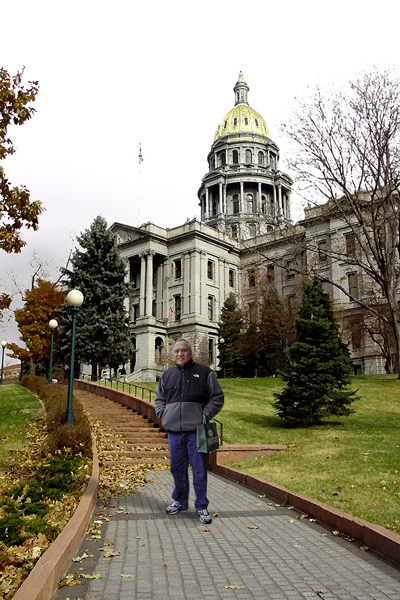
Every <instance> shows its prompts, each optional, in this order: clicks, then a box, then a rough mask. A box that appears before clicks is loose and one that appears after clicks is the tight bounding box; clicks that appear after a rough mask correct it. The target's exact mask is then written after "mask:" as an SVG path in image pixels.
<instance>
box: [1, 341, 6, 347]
mask: <svg viewBox="0 0 400 600" xmlns="http://www.w3.org/2000/svg"><path fill="white" fill-rule="evenodd" d="M1 345H2V346H3V348H5V347H6V346H7V342H6V340H3V341H2V342H1Z"/></svg>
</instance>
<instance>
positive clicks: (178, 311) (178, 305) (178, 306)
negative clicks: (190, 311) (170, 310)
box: [174, 295, 182, 321]
mask: <svg viewBox="0 0 400 600" xmlns="http://www.w3.org/2000/svg"><path fill="white" fill-rule="evenodd" d="M174 302H175V321H180V320H181V318H182V296H180V295H179V296H174Z"/></svg>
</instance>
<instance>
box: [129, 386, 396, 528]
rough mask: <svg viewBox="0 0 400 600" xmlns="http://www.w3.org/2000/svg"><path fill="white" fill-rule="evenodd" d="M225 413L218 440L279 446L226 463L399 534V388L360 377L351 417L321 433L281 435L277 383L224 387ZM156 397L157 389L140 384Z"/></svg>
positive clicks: (304, 430)
mask: <svg viewBox="0 0 400 600" xmlns="http://www.w3.org/2000/svg"><path fill="white" fill-rule="evenodd" d="M220 383H221V387H222V389H223V390H224V393H225V405H224V408H223V409H222V411H221V413H220V415H219V416H218V417H217V418H218V419H220V420H221V421H222V422H223V424H224V440H225V441H226V442H227V443H232V444H239V443H247V444H257V443H261V444H284V445H286V446H287V448H288V450H287V451H286V452H279V453H277V454H275V455H272V456H269V457H265V458H257V459H251V460H246V461H243V462H241V463H230V466H233V467H235V468H237V469H239V470H242V471H245V472H247V473H250V474H252V475H256V476H258V477H261V478H263V479H266V480H268V481H271V482H273V483H276V484H279V485H282V486H284V487H286V488H288V489H290V490H292V491H294V492H297V493H300V494H304V495H306V496H309V497H311V498H314V499H316V500H319V501H321V502H325V503H326V504H328V505H330V506H334V507H336V508H338V509H340V510H343V511H345V512H348V513H350V514H352V515H354V516H357V517H360V518H362V519H365V520H366V521H369V522H371V523H377V524H379V525H382V526H383V527H386V528H387V529H390V530H392V531H395V532H396V533H398V534H400V474H399V469H400V435H399V433H400V381H398V380H397V377H396V376H391V375H378V376H358V377H352V378H351V385H352V387H353V388H354V389H356V390H358V391H357V395H358V396H359V399H358V400H356V401H355V402H353V404H352V408H353V409H354V410H355V412H354V413H353V414H351V415H349V416H347V417H339V418H337V419H336V420H335V419H331V420H330V421H329V422H326V423H325V424H323V425H320V426H316V425H314V426H311V427H298V428H287V427H285V425H284V422H283V421H282V420H281V419H279V418H278V417H277V416H276V415H275V410H274V408H273V406H272V403H273V401H274V397H273V393H274V392H276V391H279V390H281V389H282V382H281V380H280V379H279V378H260V379H222V380H220ZM141 385H143V386H146V387H148V388H150V389H155V388H156V384H150V383H143V384H141Z"/></svg>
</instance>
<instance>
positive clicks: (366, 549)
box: [360, 546, 369, 552]
mask: <svg viewBox="0 0 400 600" xmlns="http://www.w3.org/2000/svg"><path fill="white" fill-rule="evenodd" d="M360 550H362V551H363V552H368V550H369V548H368V546H360Z"/></svg>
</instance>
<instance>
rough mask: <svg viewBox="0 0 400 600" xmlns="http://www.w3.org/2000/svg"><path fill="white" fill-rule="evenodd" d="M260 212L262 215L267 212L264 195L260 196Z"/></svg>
mask: <svg viewBox="0 0 400 600" xmlns="http://www.w3.org/2000/svg"><path fill="white" fill-rule="evenodd" d="M261 212H262V213H263V215H265V213H266V212H267V200H266V198H265V196H264V195H263V196H261Z"/></svg>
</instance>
